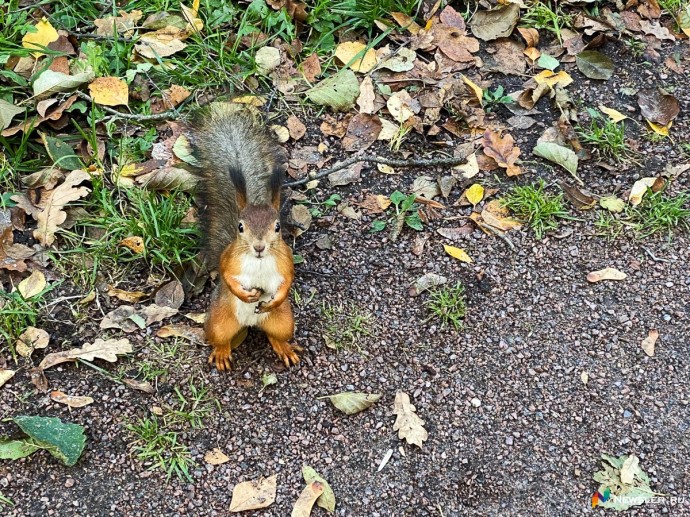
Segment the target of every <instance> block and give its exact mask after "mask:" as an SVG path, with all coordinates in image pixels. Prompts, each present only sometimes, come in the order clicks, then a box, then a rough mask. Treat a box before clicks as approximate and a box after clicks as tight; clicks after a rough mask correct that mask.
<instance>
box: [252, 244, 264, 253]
mask: <svg viewBox="0 0 690 517" xmlns="http://www.w3.org/2000/svg"><path fill="white" fill-rule="evenodd" d="M265 249H266V245H265V244H254V251H256V252H257V253H261V252H262V251H263V250H265Z"/></svg>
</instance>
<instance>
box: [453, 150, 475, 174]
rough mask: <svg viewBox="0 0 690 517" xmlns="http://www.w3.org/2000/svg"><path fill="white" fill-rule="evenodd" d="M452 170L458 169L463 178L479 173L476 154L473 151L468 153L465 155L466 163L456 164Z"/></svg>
mask: <svg viewBox="0 0 690 517" xmlns="http://www.w3.org/2000/svg"><path fill="white" fill-rule="evenodd" d="M453 170H454V171H458V172H459V173H460V174H461V175H462V177H463V178H465V179H470V178H474V177H475V176H476V175H477V174H479V163H478V162H477V155H476V154H475V153H472V154H470V155H469V156H468V157H467V163H465V164H462V165H457V166H455V167H453Z"/></svg>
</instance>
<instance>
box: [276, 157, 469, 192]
mask: <svg viewBox="0 0 690 517" xmlns="http://www.w3.org/2000/svg"><path fill="white" fill-rule="evenodd" d="M466 161H467V159H466V158H430V159H422V160H395V159H390V158H382V157H380V156H373V155H371V154H365V155H362V156H353V157H352V158H349V159H347V160H345V161H344V162H341V163H339V164H338V165H336V166H334V167H331V168H330V169H327V170H325V171H321V172H319V173H318V174H313V175H309V176H307V177H306V178H302V179H300V180H297V181H291V182H289V183H285V184H283V187H296V186H297V185H304V184H305V183H308V182H310V181H312V180H317V179H320V178H324V177H326V176H328V175H330V174H333V173H334V172H338V171H340V170H343V169H346V168H347V167H349V166H350V165H352V164H353V163H359V162H366V163H381V164H383V165H390V166H391V167H435V166H438V165H460V164H462V163H465V162H466Z"/></svg>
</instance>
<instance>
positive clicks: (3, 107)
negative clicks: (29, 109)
mask: <svg viewBox="0 0 690 517" xmlns="http://www.w3.org/2000/svg"><path fill="white" fill-rule="evenodd" d="M25 111H26V108H20V107H19V106H15V105H14V104H12V103H11V102H7V101H6V100H3V99H0V131H2V130H3V129H6V128H8V127H9V125H10V123H11V122H12V119H13V118H14V117H15V116H17V115H19V114H20V113H24V112H25Z"/></svg>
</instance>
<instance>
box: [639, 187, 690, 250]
mask: <svg viewBox="0 0 690 517" xmlns="http://www.w3.org/2000/svg"><path fill="white" fill-rule="evenodd" d="M628 215H629V217H630V220H631V221H632V223H633V225H634V228H635V233H636V234H637V236H638V237H639V238H641V239H644V238H646V237H650V236H652V235H654V234H657V233H666V234H667V235H668V236H669V237H671V235H672V234H673V231H674V230H675V229H677V228H682V229H688V228H690V191H685V192H681V193H679V194H676V195H675V196H673V197H671V196H669V195H667V194H666V193H665V192H664V191H663V190H662V191H660V192H648V193H647V195H646V196H645V197H644V198H643V199H642V203H640V204H639V205H638V206H636V207H632V208H630V209H629V210H628Z"/></svg>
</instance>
